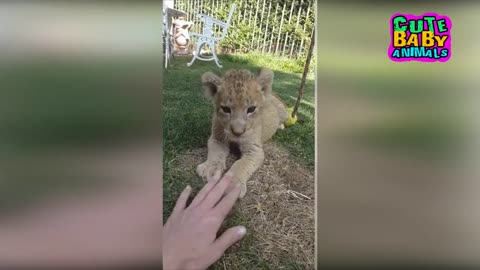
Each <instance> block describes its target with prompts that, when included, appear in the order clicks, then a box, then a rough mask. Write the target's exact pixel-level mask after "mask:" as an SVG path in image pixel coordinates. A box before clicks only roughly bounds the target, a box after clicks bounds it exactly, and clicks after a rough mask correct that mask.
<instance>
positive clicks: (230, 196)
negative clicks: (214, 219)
mask: <svg viewBox="0 0 480 270" xmlns="http://www.w3.org/2000/svg"><path fill="white" fill-rule="evenodd" d="M240 190H241V189H240V187H239V186H235V188H233V189H232V190H231V191H230V192H228V193H227V195H225V196H224V197H223V198H222V199H221V200H220V202H218V204H217V205H216V206H215V208H214V211H215V213H217V214H218V215H220V217H221V218H222V219H225V217H226V216H227V215H228V213H230V210H232V208H233V206H234V205H235V202H236V201H237V199H238V197H239V196H240Z"/></svg>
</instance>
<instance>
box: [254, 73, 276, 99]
mask: <svg viewBox="0 0 480 270" xmlns="http://www.w3.org/2000/svg"><path fill="white" fill-rule="evenodd" d="M257 81H258V83H259V84H260V86H261V87H262V91H263V92H264V93H265V94H268V93H271V92H272V83H273V71H272V70H271V69H268V68H262V69H261V70H260V72H259V73H258V76H257Z"/></svg>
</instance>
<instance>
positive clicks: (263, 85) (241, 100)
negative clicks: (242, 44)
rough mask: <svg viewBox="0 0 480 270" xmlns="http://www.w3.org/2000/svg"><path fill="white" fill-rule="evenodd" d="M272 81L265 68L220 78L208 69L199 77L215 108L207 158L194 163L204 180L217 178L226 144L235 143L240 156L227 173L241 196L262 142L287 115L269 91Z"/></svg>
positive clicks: (256, 165) (258, 161) (260, 158)
mask: <svg viewBox="0 0 480 270" xmlns="http://www.w3.org/2000/svg"><path fill="white" fill-rule="evenodd" d="M272 82H273V72H272V71H271V70H269V69H265V68H264V69H262V70H261V71H260V73H259V74H258V75H254V74H252V73H251V72H250V71H248V70H229V71H227V72H226V73H225V75H224V76H223V77H219V76H217V75H215V74H213V73H211V72H207V73H205V74H203V76H202V84H203V88H204V93H205V96H207V97H208V98H211V99H212V100H213V103H214V106H215V110H214V113H213V119H212V134H211V136H210V138H209V140H208V157H207V161H205V162H204V163H202V164H200V165H198V167H197V173H198V174H199V175H200V176H201V177H202V178H203V179H205V180H207V181H212V180H213V181H216V180H218V179H219V178H220V177H221V175H222V173H223V172H224V170H225V169H226V167H225V161H226V159H227V156H228V154H229V153H230V146H232V145H236V146H238V148H239V150H240V152H241V158H240V159H239V160H237V161H236V162H235V163H234V164H233V165H232V167H231V168H230V170H229V172H230V173H231V174H232V176H233V178H234V180H235V181H237V182H238V183H240V184H241V188H242V191H241V194H240V196H241V197H243V196H244V195H245V193H246V191H247V186H246V183H247V180H248V179H249V178H250V177H251V176H252V174H253V173H254V172H255V171H256V170H257V169H258V168H259V167H260V166H261V165H262V163H263V159H264V153H263V143H264V142H266V141H267V140H269V139H270V138H271V137H272V136H273V135H274V134H275V132H276V131H277V129H278V128H279V127H283V123H284V122H285V121H286V120H287V118H288V113H287V110H286V108H285V105H284V104H283V103H282V102H281V101H280V99H279V98H277V97H276V96H275V95H273V93H272Z"/></svg>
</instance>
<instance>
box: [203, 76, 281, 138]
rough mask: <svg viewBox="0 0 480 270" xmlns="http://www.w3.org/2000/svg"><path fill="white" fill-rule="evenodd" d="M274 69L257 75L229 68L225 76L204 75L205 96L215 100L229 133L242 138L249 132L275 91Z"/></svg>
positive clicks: (217, 113) (217, 116) (221, 119)
mask: <svg viewBox="0 0 480 270" xmlns="http://www.w3.org/2000/svg"><path fill="white" fill-rule="evenodd" d="M272 81H273V72H272V71H271V70H269V69H262V70H261V71H260V73H259V74H258V75H257V76H255V75H253V74H252V73H251V72H250V71H248V70H229V71H227V72H226V73H225V75H224V76H223V77H219V76H217V75H215V74H213V73H211V72H207V73H205V74H203V76H202V84H203V86H204V89H205V95H206V96H207V97H209V98H212V99H213V102H214V105H215V116H216V120H217V121H219V122H220V123H221V124H222V126H223V127H224V131H225V133H226V134H227V135H229V136H233V137H242V136H245V135H248V134H249V131H250V130H252V128H253V126H254V120H255V118H256V116H257V115H258V112H259V110H260V109H261V107H262V104H263V102H264V100H265V95H266V94H267V93H268V92H269V91H271V85H272Z"/></svg>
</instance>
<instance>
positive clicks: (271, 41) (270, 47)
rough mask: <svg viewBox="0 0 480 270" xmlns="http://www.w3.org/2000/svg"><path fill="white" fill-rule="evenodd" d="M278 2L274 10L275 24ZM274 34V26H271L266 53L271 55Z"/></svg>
mask: <svg viewBox="0 0 480 270" xmlns="http://www.w3.org/2000/svg"><path fill="white" fill-rule="evenodd" d="M278 6H279V4H278V2H277V7H276V8H275V13H274V14H275V16H274V18H275V19H274V20H275V22H276V21H277V10H278ZM274 33H275V25H273V29H272V32H271V33H270V46H269V47H268V53H271V51H272V44H273V34H274Z"/></svg>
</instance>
